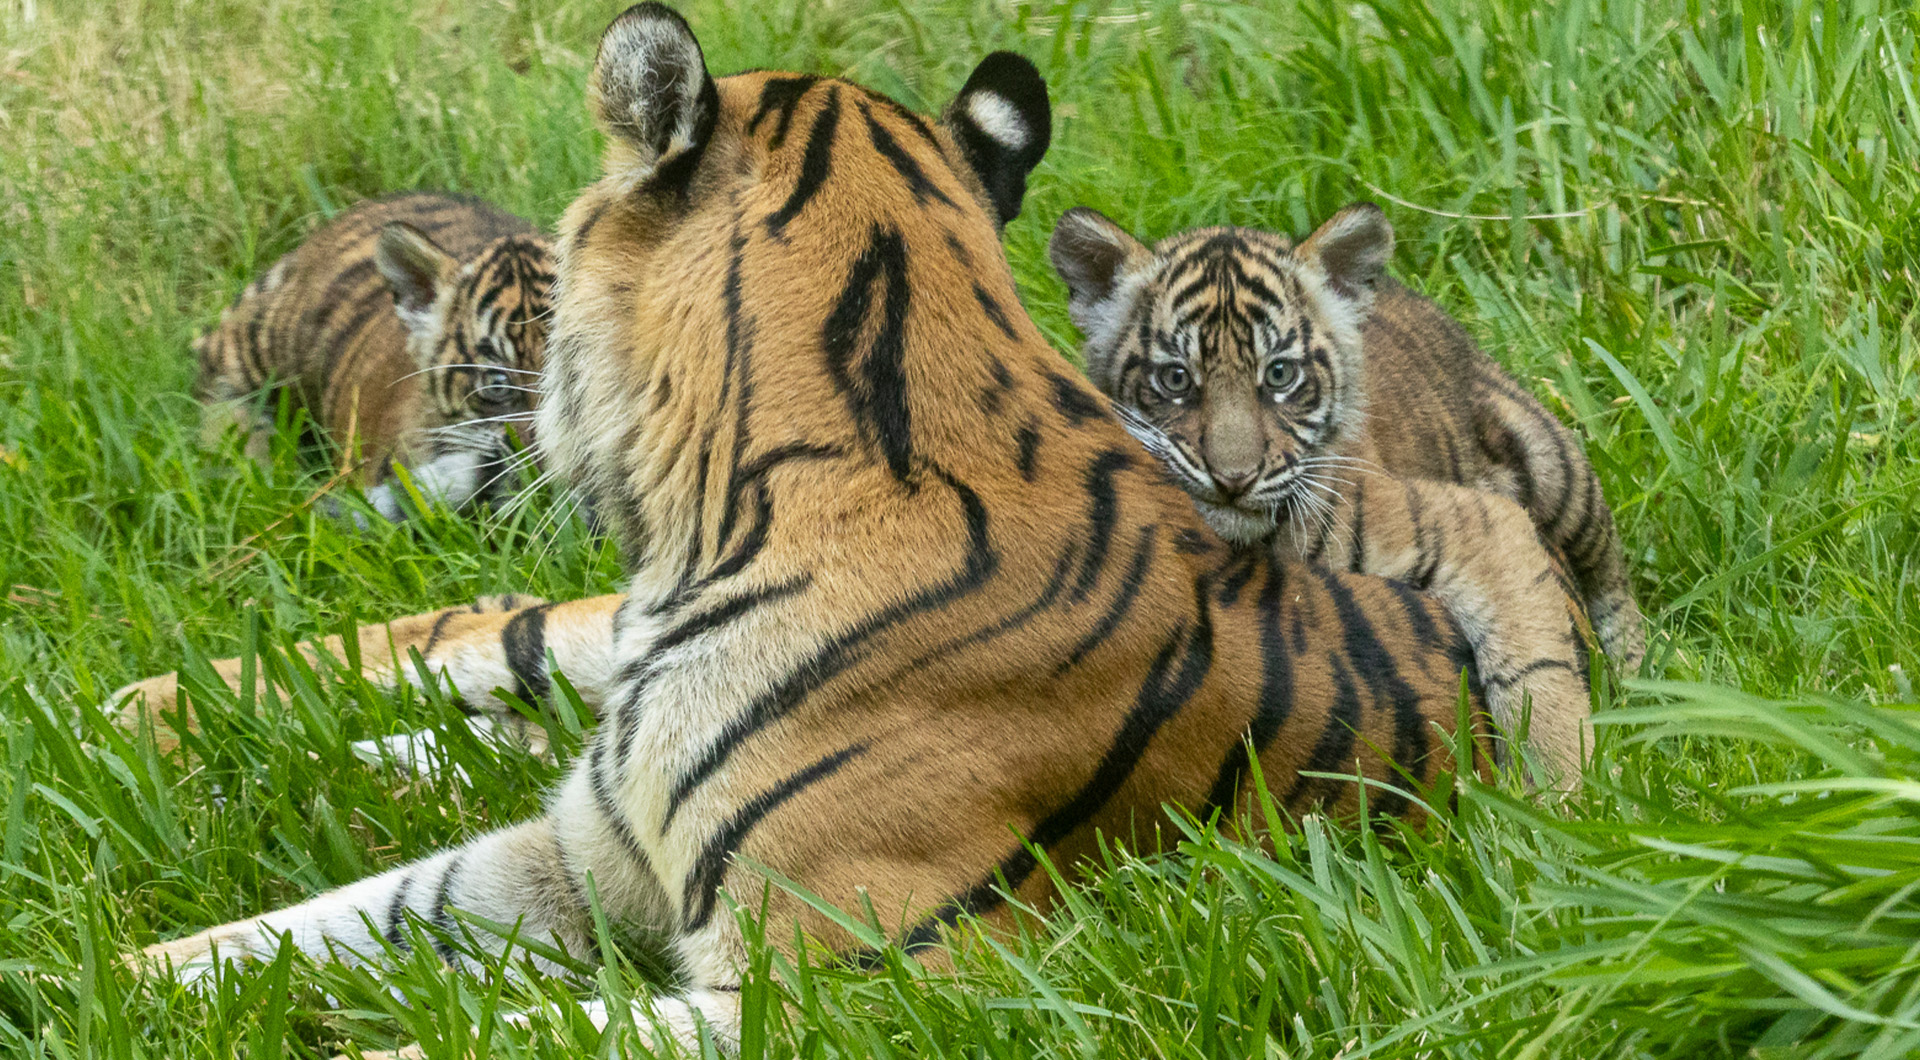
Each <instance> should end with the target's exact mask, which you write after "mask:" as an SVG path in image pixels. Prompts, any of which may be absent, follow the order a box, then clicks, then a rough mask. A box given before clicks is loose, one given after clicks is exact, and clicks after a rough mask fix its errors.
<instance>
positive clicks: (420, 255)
mask: <svg viewBox="0 0 1920 1060" xmlns="http://www.w3.org/2000/svg"><path fill="white" fill-rule="evenodd" d="M373 264H374V267H375V268H377V269H379V270H380V275H381V276H382V277H384V278H385V279H386V281H387V287H388V288H389V289H391V290H392V291H393V308H394V312H396V313H398V314H399V315H400V322H401V323H402V324H405V325H406V326H407V330H408V331H410V332H414V333H416V334H417V333H420V332H423V331H429V330H431V329H432V328H433V327H434V314H433V306H434V303H435V302H436V301H437V300H438V299H439V297H440V292H441V291H443V290H445V289H446V288H447V287H448V286H449V285H450V284H451V283H452V282H453V278H454V277H455V276H456V275H457V274H458V273H459V272H460V263H459V262H457V261H455V260H453V256H452V255H451V254H448V253H447V252H446V251H444V250H441V249H440V247H439V245H438V244H436V243H435V242H434V241H433V240H431V239H428V238H427V235H426V233H425V232H422V231H420V230H419V229H418V228H415V227H413V226H412V225H410V224H408V223H406V222H405V221H393V222H390V223H388V224H386V225H384V226H382V227H381V229H380V241H379V242H378V243H376V244H375V245H374V248H373Z"/></svg>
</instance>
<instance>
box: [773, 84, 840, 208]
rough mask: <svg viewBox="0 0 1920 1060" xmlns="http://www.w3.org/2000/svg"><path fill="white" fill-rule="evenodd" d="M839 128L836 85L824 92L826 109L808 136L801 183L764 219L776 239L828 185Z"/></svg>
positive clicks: (802, 162) (838, 91)
mask: <svg viewBox="0 0 1920 1060" xmlns="http://www.w3.org/2000/svg"><path fill="white" fill-rule="evenodd" d="M839 124H840V88H839V86H838V85H835V86H833V87H832V88H830V89H828V90H827V102H826V105H825V106H823V107H821V108H820V115H819V117H816V118H814V119H813V129H812V131H811V132H809V133H807V153H806V154H805V155H803V156H801V159H800V180H799V183H797V184H795V185H794V186H793V194H792V195H789V196H788V197H787V201H786V203H785V204H783V205H782V206H781V207H780V209H778V210H776V211H774V213H773V216H771V217H769V218H767V231H768V232H771V233H772V234H773V235H774V236H775V237H779V236H781V235H782V234H783V233H784V232H785V230H786V227H787V225H788V224H790V223H791V222H792V221H793V219H794V218H796V217H798V216H800V211H801V210H804V209H806V206H807V202H808V201H809V200H810V199H812V198H813V197H814V195H815V194H816V193H817V192H819V190H820V186H821V185H822V184H825V183H826V182H827V175H828V174H829V173H831V172H832V171H833V134H834V129H835V128H836V127H837V126H838V125H839Z"/></svg>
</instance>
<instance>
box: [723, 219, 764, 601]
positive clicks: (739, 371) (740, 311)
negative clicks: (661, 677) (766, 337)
mask: <svg viewBox="0 0 1920 1060" xmlns="http://www.w3.org/2000/svg"><path fill="white" fill-rule="evenodd" d="M746 248H747V240H746V237H745V236H743V235H741V234H740V233H739V232H738V231H736V232H734V234H733V239H732V242H731V246H730V247H729V256H728V260H727V279H726V282H725V283H724V284H722V285H721V288H720V305H721V308H722V311H723V312H724V313H725V315H726V318H727V359H726V364H725V372H724V374H723V375H722V377H721V384H720V392H721V398H720V402H719V404H720V405H721V406H722V407H725V405H726V402H727V396H728V395H729V394H735V393H737V394H738V397H737V398H735V399H734V418H733V457H732V459H731V460H730V461H729V462H728V464H727V474H728V479H727V503H726V508H725V510H724V511H722V512H721V514H720V538H719V543H720V547H721V548H725V547H726V544H727V541H728V540H729V539H730V538H732V537H733V527H734V523H735V521H736V519H737V518H738V516H739V512H740V494H741V491H742V490H744V489H745V488H746V484H745V482H744V481H743V477H742V475H741V474H740V463H741V461H742V460H743V459H744V458H745V456H746V452H747V441H748V437H749V435H751V434H752V424H751V423H750V422H749V421H748V419H747V417H748V414H749V413H751V412H752V410H753V338H754V332H755V330H756V329H755V327H754V325H753V324H752V323H751V322H749V321H748V320H747V316H746V310H745V308H744V307H743V306H742V304H741V300H740V289H741V287H742V286H743V285H744V281H743V280H742V279H741V269H742V268H743V267H744V263H745V260H746ZM736 381H737V382H738V386H735V385H734V384H735V382H736ZM759 500H760V504H759V508H760V510H761V511H760V514H761V516H762V522H761V524H760V525H761V529H762V530H763V531H764V530H765V524H766V521H767V520H769V519H770V518H771V516H772V502H771V500H770V499H769V498H768V496H767V493H766V490H765V489H764V488H763V489H761V490H760V497H759ZM762 536H763V538H764V533H763V535H762ZM753 551H754V552H758V551H759V548H758V546H757V545H756V547H755V548H754V549H753ZM747 562H752V557H751V556H748V557H747V559H746V560H745V561H744V562H743V564H742V565H743V566H744V564H745V563H747Z"/></svg>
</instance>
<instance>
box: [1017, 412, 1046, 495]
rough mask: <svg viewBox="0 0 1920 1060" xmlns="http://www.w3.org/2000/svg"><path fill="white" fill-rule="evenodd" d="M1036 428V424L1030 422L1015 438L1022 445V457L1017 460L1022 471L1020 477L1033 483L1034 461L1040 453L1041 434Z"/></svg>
mask: <svg viewBox="0 0 1920 1060" xmlns="http://www.w3.org/2000/svg"><path fill="white" fill-rule="evenodd" d="M1035 427H1036V425H1035V424H1034V423H1031V422H1029V423H1028V424H1027V425H1026V426H1024V427H1022V428H1020V429H1019V430H1018V431H1015V432H1014V438H1015V439H1016V440H1017V441H1018V442H1019V445H1020V455H1019V456H1018V457H1016V458H1015V464H1016V466H1018V467H1019V469H1020V477H1021V478H1023V479H1026V480H1027V481H1028V482H1032V481H1033V461H1034V457H1035V456H1037V455H1039V451H1040V432H1039V431H1038V430H1036V429H1035Z"/></svg>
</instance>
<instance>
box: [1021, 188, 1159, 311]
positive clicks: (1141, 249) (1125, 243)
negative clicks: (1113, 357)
mask: <svg viewBox="0 0 1920 1060" xmlns="http://www.w3.org/2000/svg"><path fill="white" fill-rule="evenodd" d="M1152 253H1153V252H1152V251H1150V250H1148V249H1147V245H1146V244H1145V243H1142V242H1140V241H1139V240H1137V239H1135V238H1133V237H1132V236H1131V235H1128V234H1127V230H1126V229H1124V228H1121V227H1120V226H1119V225H1118V224H1116V223H1115V222H1114V220H1113V219H1112V218H1110V217H1108V216H1107V215H1106V214H1103V213H1101V212H1100V211H1099V210H1095V209H1093V208H1092V207H1088V206H1076V207H1074V208H1073V209H1071V210H1068V211H1067V212H1066V213H1063V214H1061V215H1060V220H1058V221H1055V222H1054V225H1053V239H1052V240H1051V241H1050V242H1048V243H1047V259H1048V260H1049V261H1051V262H1053V271H1055V272H1057V273H1059V274H1060V278H1061V279H1062V280H1065V281H1066V282H1067V312H1068V314H1069V315H1071V316H1072V317H1073V322H1074V324H1075V325H1076V326H1078V327H1079V328H1080V330H1081V331H1083V332H1084V331H1089V330H1091V329H1089V328H1088V326H1087V325H1088V324H1089V323H1090V322H1091V319H1092V318H1093V317H1094V316H1096V315H1098V314H1099V313H1100V312H1101V310H1102V309H1103V308H1106V306H1105V303H1106V302H1107V301H1108V300H1109V299H1111V298H1112V297H1113V296H1114V291H1115V288H1117V287H1118V286H1119V283H1120V280H1121V277H1122V274H1123V272H1124V270H1125V268H1126V267H1127V266H1128V265H1134V266H1139V265H1141V264H1144V263H1145V262H1146V261H1147V259H1148V258H1149V257H1151V256H1152Z"/></svg>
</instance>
